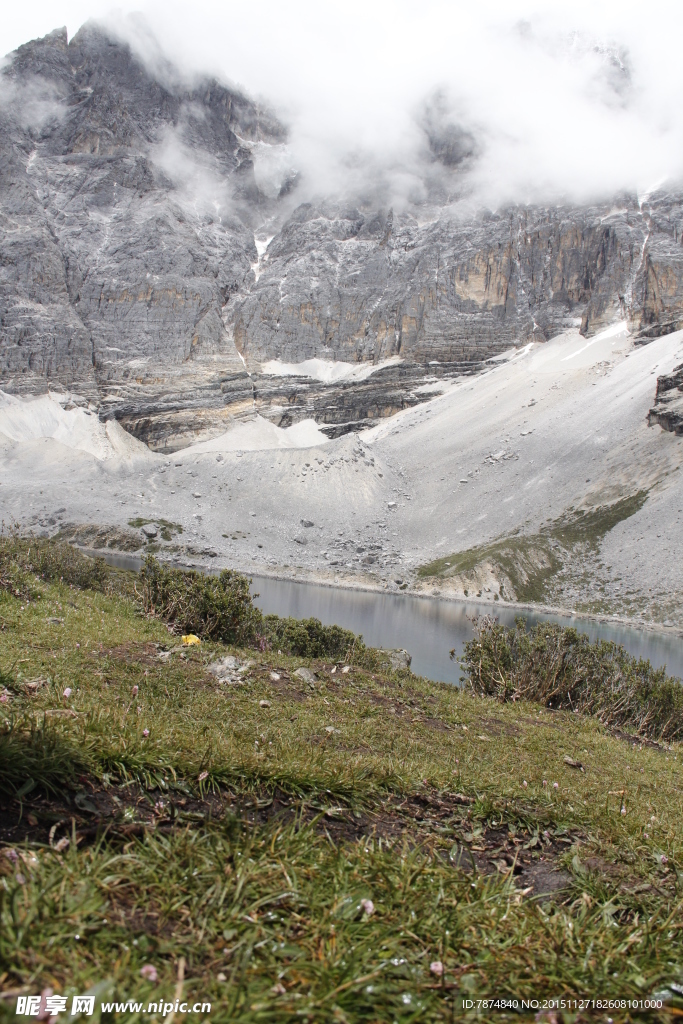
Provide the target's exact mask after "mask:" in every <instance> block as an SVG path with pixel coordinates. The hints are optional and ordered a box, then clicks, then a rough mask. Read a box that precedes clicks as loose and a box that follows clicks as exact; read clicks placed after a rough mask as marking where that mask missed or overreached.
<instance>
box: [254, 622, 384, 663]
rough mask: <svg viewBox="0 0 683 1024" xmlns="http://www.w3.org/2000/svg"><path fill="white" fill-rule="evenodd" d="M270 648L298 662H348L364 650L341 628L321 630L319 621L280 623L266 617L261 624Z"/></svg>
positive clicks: (346, 630) (350, 633) (361, 642)
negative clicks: (300, 659) (305, 659)
mask: <svg viewBox="0 0 683 1024" xmlns="http://www.w3.org/2000/svg"><path fill="white" fill-rule="evenodd" d="M263 625H264V632H265V636H266V639H267V640H268V643H269V644H270V646H271V647H274V648H276V649H278V650H281V651H283V653H285V654H295V655H298V657H300V658H329V659H330V661H348V660H352V659H353V658H354V656H358V655H360V654H361V653H362V652H363V651H364V650H365V644H364V643H363V638H362V637H357V636H356V634H355V633H352V632H351V630H349V629H342V628H341V626H323V624H322V622H320V620H319V619H290V618H287V619H283V618H280V617H279V616H278V615H266V616H265V618H264V620H263Z"/></svg>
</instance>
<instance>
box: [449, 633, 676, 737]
mask: <svg viewBox="0 0 683 1024" xmlns="http://www.w3.org/2000/svg"><path fill="white" fill-rule="evenodd" d="M461 663H462V665H463V668H464V670H465V673H466V685H467V687H468V688H469V689H470V690H472V691H473V692H474V693H478V694H484V695H487V696H491V697H496V698H497V699H498V700H501V701H515V700H531V701H536V702H538V703H541V704H544V705H545V706H546V707H552V708H560V709H565V710H568V711H579V712H581V713H582V714H587V715H592V716H594V717H596V718H598V719H599V720H600V721H601V722H603V723H604V724H605V725H609V726H619V727H625V728H629V729H632V730H634V731H635V733H636V734H637V735H639V736H642V737H648V738H654V739H662V740H674V739H680V738H681V737H682V736H683V685H681V682H680V680H677V679H672V678H670V677H669V676H667V674H666V671H665V670H664V669H654V668H653V667H652V665H651V664H650V662H649V661H644V660H643V659H642V658H634V657H633V656H632V655H630V654H628V653H627V652H626V651H625V650H624V648H623V647H621V646H620V645H618V644H615V643H612V642H609V641H606V640H596V641H595V642H591V641H590V639H589V638H588V637H587V636H586V635H585V634H583V633H579V632H578V631H577V630H576V629H571V628H567V627H564V626H560V625H556V624H555V623H547V622H543V623H539V624H538V625H536V626H534V627H533V629H531V630H530V631H528V630H527V629H526V625H525V622H524V620H523V619H517V621H516V623H515V626H514V628H508V627H506V626H501V625H500V624H499V623H497V622H495V621H493V620H492V619H489V618H485V619H484V620H483V621H482V623H481V625H480V627H479V631H478V634H477V636H476V637H475V638H474V639H473V640H470V641H468V642H467V643H466V644H465V649H464V654H463V657H462V659H461Z"/></svg>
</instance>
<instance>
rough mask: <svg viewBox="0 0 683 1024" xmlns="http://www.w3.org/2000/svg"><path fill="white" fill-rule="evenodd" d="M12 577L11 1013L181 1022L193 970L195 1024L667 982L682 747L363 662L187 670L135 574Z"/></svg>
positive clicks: (363, 1012) (6, 900) (8, 673)
mask: <svg viewBox="0 0 683 1024" xmlns="http://www.w3.org/2000/svg"><path fill="white" fill-rule="evenodd" d="M21 550H22V551H23V550H25V549H21ZM5 553H6V554H7V550H5ZM23 557H24V556H23V555H22V558H23ZM8 562H9V558H7V559H6V562H5V564H7V563H8ZM57 562H58V559H57V556H56V555H53V559H52V562H49V560H48V559H47V554H46V555H45V558H44V559H43V561H42V562H41V565H45V566H47V567H48V569H49V565H50V564H51V565H52V566H53V573H54V572H56V567H57ZM2 564H3V563H2V562H1V561H0V566H1V565H2ZM28 564H30V563H29V562H28V561H26V560H24V561H23V562H22V565H23V566H24V568H23V569H21V571H19V570H17V572H16V574H15V576H14V577H13V579H12V583H18V584H19V586H16V587H15V586H10V585H8V586H6V587H3V588H0V637H1V638H2V641H1V647H0V669H1V670H2V671H3V673H4V676H3V680H4V682H3V685H4V687H5V690H6V697H7V699H6V700H5V702H4V703H1V704H0V723H1V728H0V830H2V831H1V832H0V835H2V836H3V842H4V845H5V847H6V848H7V847H8V846H9V847H10V848H11V849H14V850H15V851H16V853H17V857H18V859H13V858H10V857H8V856H2V854H1V853H0V865H1V867H0V872H1V873H2V878H0V988H1V989H2V990H3V991H5V992H8V991H9V992H15V993H17V994H20V993H22V992H23V993H38V992H40V991H41V990H42V989H43V988H46V987H50V988H52V989H54V990H55V991H56V992H59V993H64V994H68V995H71V994H73V993H81V992H85V991H87V990H88V989H91V988H96V989H97V991H98V993H99V997H100V998H102V999H108V998H115V999H117V1000H121V1001H123V1000H125V999H139V1000H141V1001H144V1002H145V1004H146V1003H147V1001H148V1000H151V999H160V998H163V999H165V1000H171V998H172V995H173V993H174V992H175V991H176V989H177V987H178V986H179V985H180V984H181V983H180V982H179V980H178V964H179V959H180V957H183V958H184V961H185V970H184V980H183V982H182V993H183V996H182V998H183V999H185V998H188V999H191V1000H192V1001H194V999H195V998H196V999H197V1000H202V1001H210V1002H211V1003H212V1012H211V1017H210V1019H211V1020H213V1021H226V1022H227V1021H231V1022H232V1021H237V1022H256V1021H278V1022H280V1021H282V1022H294V1021H302V1020H308V1021H310V1022H316V1024H317V1022H318V1021H324V1022H327V1021H330V1022H333V1021H334V1022H340V1021H342V1022H343V1021H347V1022H349V1024H352V1022H353V1024H355V1022H357V1021H358V1022H360V1021H363V1022H373V1024H379V1022H382V1024H383V1022H385V1021H394V1020H396V1021H401V1022H403V1021H417V1020H419V1021H452V1020H454V1019H456V1020H459V1019H468V1017H470V1016H471V1017H472V1019H477V1020H488V1019H491V1020H500V1019H501V1016H500V1014H498V1013H494V1012H489V1011H486V1012H483V1011H482V1012H480V1013H479V1014H478V1015H477V1014H474V1013H472V1014H470V1013H469V1012H468V1011H466V1010H464V1009H463V1008H462V999H463V998H474V999H475V1000H476V999H477V998H485V997H490V996H491V995H494V994H495V995H497V996H499V997H501V998H502V997H514V998H517V999H521V998H522V997H526V998H530V997H531V998H538V997H540V998H551V997H564V998H581V997H585V996H590V997H592V998H631V999H634V998H638V999H639V998H647V997H649V996H650V995H651V994H652V993H653V992H655V991H659V990H662V989H664V988H666V986H667V985H671V984H681V983H682V982H683V943H682V941H681V939H682V932H681V921H682V920H683V918H682V913H683V891H682V889H683V837H682V833H681V828H680V821H681V817H682V816H683V815H682V810H683V796H682V791H681V758H682V757H683V747H682V746H681V745H680V744H678V743H669V744H667V745H662V746H655V745H647V744H646V743H644V742H640V741H637V740H636V739H635V738H632V739H630V740H629V739H623V738H619V737H617V736H614V735H612V734H611V733H610V731H609V730H608V729H607V728H606V726H604V725H602V724H601V723H600V722H599V721H597V720H596V719H595V718H592V717H588V716H583V715H579V714H573V713H571V712H565V711H551V710H548V709H545V708H543V707H542V706H540V705H539V704H535V703H532V702H529V701H525V700H519V701H517V702H515V703H499V702H498V701H496V700H495V699H494V698H492V697H486V696H478V695H476V694H472V693H469V692H465V691H462V690H458V689H456V688H454V687H451V686H447V685H445V684H444V685H441V684H435V683H431V682H429V681H426V680H423V679H421V678H419V677H416V676H413V675H411V674H410V673H407V672H402V673H393V672H391V671H388V670H387V669H386V668H382V663H381V662H379V661H378V662H372V661H365V660H364V658H361V659H359V661H360V662H361V663H360V664H350V663H349V662H347V664H350V668H349V671H348V672H347V673H343V672H342V667H343V665H342V663H341V661H340V660H337V661H336V663H335V660H334V658H333V657H329V656H324V657H322V658H318V659H313V660H311V659H310V658H309V659H305V658H303V657H300V656H295V655H292V654H287V653H283V654H279V653H277V651H276V649H275V648H274V647H271V649H266V650H259V649H254V648H250V649H248V650H240V649H239V648H230V647H225V646H224V645H223V644H221V643H219V642H217V641H212V640H206V641H204V642H202V644H201V645H199V646H198V647H197V646H195V647H193V648H187V649H182V647H181V645H180V644H179V638H178V637H177V636H174V635H172V634H170V633H169V629H168V628H167V625H166V623H165V622H164V621H162V620H161V619H160V618H158V617H150V616H146V615H144V614H143V613H142V612H141V603H140V600H139V599H138V598H137V597H136V590H137V591H138V592H140V583H139V581H138V580H136V578H135V576H133V575H132V574H114V575H112V576H111V577H110V576H109V574H108V571H107V573H106V574H105V576H103V577H101V578H100V576H99V575H98V572H97V571H95V570H94V569H93V575H92V578H91V583H92V584H93V585H94V588H93V586H88V585H87V584H86V585H84V586H83V587H80V588H79V587H77V586H76V585H75V584H74V583H71V584H70V583H69V582H68V581H67V582H65V581H64V579H62V581H61V582H60V579H59V577H58V576H57V577H56V578H53V579H48V578H42V574H40V575H36V573H35V572H34V573H31V572H30V571H29V570H28V568H27V566H28ZM34 568H35V567H34ZM73 571H74V573H80V572H82V571H83V569H82V568H81V567H79V564H76V566H75V568H74V570H73ZM45 575H46V576H48V575H49V572H48V571H47V569H46V570H45ZM60 575H61V576H62V578H64V572H62V573H60ZM17 589H18V590H19V594H18V595H17V594H16V593H15V591H16V590H17ZM285 621H286V620H285ZM308 635H309V634H307V636H308ZM307 642H308V641H307ZM228 653H232V654H233V655H235V656H236V657H237V658H238V660H239V661H240V662H242V663H245V662H251V663H252V664H251V666H250V667H248V668H247V670H246V671H245V672H244V673H243V674H242V676H240V677H239V681H238V682H235V684H234V685H231V684H230V683H224V684H221V683H219V682H217V680H216V679H215V677H214V676H212V675H211V674H210V673H208V672H207V666H208V665H209V664H210V663H211V662H212V661H213V660H214V659H215V658H216V657H217V656H221V657H222V656H223V655H225V654H228ZM160 655H163V658H162V657H160ZM364 657H365V656H364ZM299 666H305V667H307V668H308V669H309V671H313V672H314V673H315V675H316V678H315V679H314V680H313V681H310V680H309V679H306V678H301V677H299V676H297V675H296V674H295V673H296V669H297V668H298V667H299ZM365 666H367V667H365ZM333 668H334V669H335V671H334V672H332V669H333ZM273 674H275V675H278V676H279V677H280V678H279V679H275V678H273ZM36 681H37V683H36ZM34 684H35V685H34ZM134 686H137V687H138V692H137V693H136V694H133V687H134ZM67 687H69V688H70V689H71V694H70V695H68V696H64V690H65V688H67ZM145 730H148V732H149V734H148V735H145ZM565 758H569V759H570V760H572V761H574V762H577V761H578V762H580V763H581V765H582V766H583V770H581V769H578V768H576V767H572V766H571V765H570V764H569V763H568V762H567V761H566V760H565ZM555 782H557V788H555V787H554V785H553V784H554V783H555ZM524 783H526V785H524ZM622 809H623V810H624V811H625V813H622ZM53 826H54V827H55V831H54V832H53V834H52V844H51V843H50V840H49V835H50V831H51V829H52V828H53ZM505 851H507V853H505ZM510 854H512V855H510ZM504 856H507V858H508V860H507V862H506V861H505V860H504V859H502V858H504ZM515 858H519V860H520V862H521V861H522V860H523V859H524V858H526V861H527V862H528V864H529V865H530V867H529V869H528V870H529V871H534V870H542V869H543V870H545V869H547V870H549V871H551V872H554V873H555V874H556V875H557V876H558V877H560V876H559V875H558V873H559V872H565V873H566V874H565V875H563V876H562V878H564V879H565V883H566V884H565V887H564V888H562V889H560V890H558V891H557V892H555V893H554V894H552V895H540V896H539V895H537V894H535V893H534V891H526V889H527V888H528V887H525V886H523V884H522V882H521V881H520V880H521V879H524V877H525V876H524V874H522V875H515V874H514V871H515V867H514V863H515ZM542 858H545V859H542ZM473 859H474V861H475V863H476V864H477V868H476V870H472V861H473ZM526 870H527V869H526V868H525V871H526ZM362 900H371V901H372V903H373V904H374V912H373V913H372V914H371V915H368V914H367V913H366V912H365V911H364V909H363V905H362V903H361V901H362ZM76 936H78V938H77V937H76ZM437 960H438V961H441V962H442V963H443V965H444V971H445V973H444V975H443V977H441V976H437V975H435V974H434V973H433V972H431V971H430V964H431V963H432V962H433V961H437ZM146 964H151V965H153V966H154V967H155V969H156V971H157V972H158V982H157V983H155V984H153V983H151V982H150V981H147V980H145V978H144V977H143V976H142V975H141V974H140V971H141V968H142V967H143V966H144V965H146ZM98 986H99V988H98ZM3 1013H4V1014H5V1015H6V1016H7V1019H8V1020H9V1019H12V1020H15V1019H16V1017H15V1014H14V1001H13V999H12V998H10V999H6V1000H0V1014H3ZM608 1015H609V1016H610V1017H612V1019H613V1020H621V1019H627V1017H626V1015H623V1014H622V1015H621V1016H620V1015H619V1013H618V1012H615V1011H614V1010H612V1011H610V1012H609V1014H606V1013H605V1014H602V1015H601V1016H600V1015H590V1017H589V1015H585V1016H582V1015H581V1014H579V1015H578V1016H577V1015H576V1014H572V1015H567V1016H565V1018H564V1019H565V1020H566V1021H567V1022H568V1021H569V1020H572V1021H577V1020H587V1019H591V1020H593V1019H602V1020H606V1018H607V1016H608ZM152 1016H154V1015H152ZM532 1016H533V1014H532ZM632 1016H636V1017H637V1016H638V1014H635V1015H632ZM643 1016H644V1017H645V1016H647V1019H649V1020H665V1019H667V1017H666V1015H665V1014H664V1011H662V1012H661V1013H652V1012H648V1014H646V1015H643ZM138 1017H139V1015H136V1014H135V1013H131V1012H126V1013H120V1014H119V1015H118V1017H115V1016H114V1015H110V1016H109V1017H108V1018H106V1016H105V1019H121V1020H124V1019H125V1020H133V1019H137V1018H138ZM162 1017H163V1014H157V1015H156V1019H157V1020H161V1019H162ZM517 1018H518V1015H515V1019H517ZM144 1019H146V1020H149V1019H150V1017H148V1016H145V1017H144ZM192 1019H197V1018H192ZM558 1019H562V1018H561V1017H560V1018H558Z"/></svg>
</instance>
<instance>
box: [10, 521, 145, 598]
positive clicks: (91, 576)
mask: <svg viewBox="0 0 683 1024" xmlns="http://www.w3.org/2000/svg"><path fill="white" fill-rule="evenodd" d="M122 575H123V574H121V573H120V572H118V571H117V570H116V569H112V568H111V567H110V566H108V565H107V564H106V563H105V562H104V561H102V559H100V558H88V557H87V556H86V555H82V554H81V552H80V551H78V550H77V549H76V548H73V547H71V545H70V544H66V543H64V542H63V541H55V540H50V539H47V538H38V537H20V536H18V535H17V534H16V533H13V532H10V533H9V534H4V535H3V536H0V587H2V589H4V590H9V591H10V592H11V593H13V594H15V596H17V597H19V596H21V597H22V598H24V599H32V598H34V597H37V596H38V593H37V592H36V589H35V584H36V583H38V582H39V581H40V580H45V581H46V582H48V583H56V582H62V583H66V584H67V585H70V586H74V587H79V588H80V589H82V590H99V591H102V592H105V593H106V592H114V591H117V592H120V591H121V589H122V588H121V586H120V582H121V577H122ZM124 589H125V588H124Z"/></svg>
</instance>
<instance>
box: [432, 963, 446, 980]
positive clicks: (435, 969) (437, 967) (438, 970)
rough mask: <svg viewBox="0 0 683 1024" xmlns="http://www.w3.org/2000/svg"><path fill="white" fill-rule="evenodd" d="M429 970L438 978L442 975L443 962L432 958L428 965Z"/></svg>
mask: <svg viewBox="0 0 683 1024" xmlns="http://www.w3.org/2000/svg"><path fill="white" fill-rule="evenodd" d="M429 970H430V971H431V972H432V974H435V975H436V976H437V978H440V977H441V976H442V975H443V964H442V963H441V961H440V960H432V962H431V964H430V965H429Z"/></svg>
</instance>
